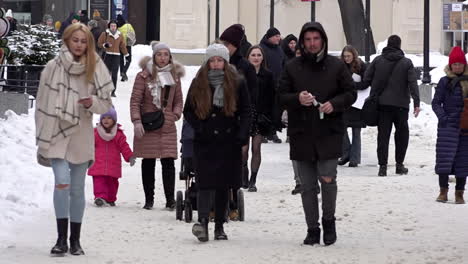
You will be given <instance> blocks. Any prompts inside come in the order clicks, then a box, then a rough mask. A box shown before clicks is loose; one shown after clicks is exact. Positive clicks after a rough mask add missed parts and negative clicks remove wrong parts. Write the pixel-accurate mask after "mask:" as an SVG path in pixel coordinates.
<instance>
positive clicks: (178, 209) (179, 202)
mask: <svg viewBox="0 0 468 264" xmlns="http://www.w3.org/2000/svg"><path fill="white" fill-rule="evenodd" d="M182 196H183V195H182V191H177V196H176V219H177V220H180V221H182V211H183V210H184V208H183V206H184V203H183V202H184V199H183V197H182Z"/></svg>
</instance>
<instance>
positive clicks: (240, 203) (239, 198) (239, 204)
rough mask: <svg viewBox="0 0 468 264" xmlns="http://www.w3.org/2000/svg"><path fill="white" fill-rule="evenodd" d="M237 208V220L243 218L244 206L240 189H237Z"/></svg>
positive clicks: (242, 219)
mask: <svg viewBox="0 0 468 264" xmlns="http://www.w3.org/2000/svg"><path fill="white" fill-rule="evenodd" d="M237 208H238V209H239V221H242V222H243V221H244V220H245V207H244V192H243V191H242V190H240V189H239V190H238V191H237Z"/></svg>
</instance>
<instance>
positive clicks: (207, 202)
mask: <svg viewBox="0 0 468 264" xmlns="http://www.w3.org/2000/svg"><path fill="white" fill-rule="evenodd" d="M228 200H229V189H216V190H198V194H197V209H198V221H200V220H201V219H203V218H208V217H209V215H210V211H211V209H212V208H213V201H214V209H215V222H216V223H224V222H225V221H226V215H227V209H228Z"/></svg>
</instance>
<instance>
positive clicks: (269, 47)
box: [260, 27, 286, 143]
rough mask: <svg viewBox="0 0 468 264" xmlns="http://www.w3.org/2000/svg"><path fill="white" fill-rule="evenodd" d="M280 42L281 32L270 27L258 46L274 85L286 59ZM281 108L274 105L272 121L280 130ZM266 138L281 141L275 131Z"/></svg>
mask: <svg viewBox="0 0 468 264" xmlns="http://www.w3.org/2000/svg"><path fill="white" fill-rule="evenodd" d="M280 43H281V33H280V31H279V30H278V29H277V28H274V27H272V28H270V29H268V31H267V32H266V33H265V36H263V38H262V40H261V41H260V47H262V49H263V51H264V52H265V62H266V67H267V68H268V70H270V71H271V72H272V73H273V76H274V77H275V87H276V85H277V84H278V81H279V79H278V77H279V76H281V72H282V71H283V66H284V64H285V61H286V56H285V55H284V52H283V49H282V48H281V46H280ZM281 112H282V111H281V110H280V109H278V107H275V112H274V117H273V119H274V120H273V121H274V123H275V124H276V126H277V130H281V128H282V126H281ZM267 139H268V140H271V141H273V142H274V143H281V142H282V141H281V139H279V138H278V136H277V135H276V131H275V132H274V133H273V134H272V135H271V136H269V137H267Z"/></svg>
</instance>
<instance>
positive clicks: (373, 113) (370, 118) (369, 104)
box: [361, 96, 379, 126]
mask: <svg viewBox="0 0 468 264" xmlns="http://www.w3.org/2000/svg"><path fill="white" fill-rule="evenodd" d="M361 111H362V112H361V113H362V119H363V120H364V123H365V124H366V126H377V125H378V124H379V97H378V96H372V97H368V98H367V99H366V100H365V101H364V105H363V106H362V110H361Z"/></svg>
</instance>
